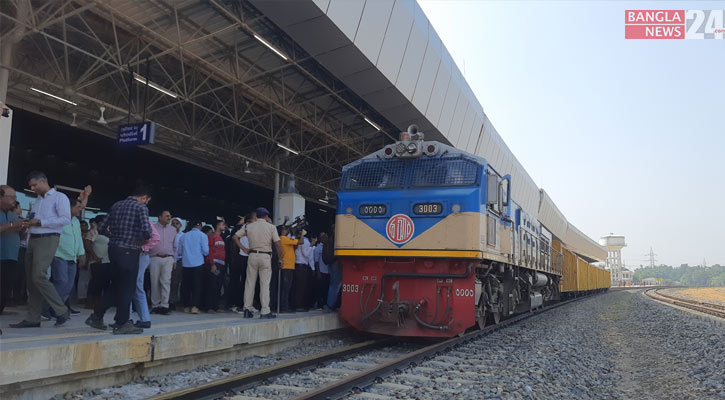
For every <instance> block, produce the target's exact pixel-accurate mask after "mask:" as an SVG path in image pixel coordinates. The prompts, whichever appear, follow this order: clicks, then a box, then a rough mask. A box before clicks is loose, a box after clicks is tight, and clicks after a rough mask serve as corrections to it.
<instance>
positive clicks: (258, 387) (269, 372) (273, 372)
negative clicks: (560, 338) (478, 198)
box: [151, 298, 582, 400]
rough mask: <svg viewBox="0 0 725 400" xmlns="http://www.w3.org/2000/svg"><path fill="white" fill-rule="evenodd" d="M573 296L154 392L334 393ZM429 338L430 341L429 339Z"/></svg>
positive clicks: (233, 395)
mask: <svg viewBox="0 0 725 400" xmlns="http://www.w3.org/2000/svg"><path fill="white" fill-rule="evenodd" d="M580 299H582V298H577V299H571V300H567V301H563V302H560V303H556V304H553V305H550V306H546V307H544V308H542V309H539V310H534V311H531V312H529V313H526V314H520V315H517V316H515V317H512V318H510V319H507V320H503V321H501V322H500V323H499V324H497V325H492V326H488V327H486V328H484V329H482V330H477V331H473V332H470V333H467V334H464V335H462V336H459V337H454V338H451V339H448V340H444V341H439V342H436V343H433V344H427V345H426V344H422V343H413V344H411V343H410V340H407V339H401V338H384V339H379V340H370V341H366V342H363V343H358V344H355V345H352V346H348V347H345V348H342V349H337V350H334V351H331V352H328V353H324V354H320V355H315V356H311V357H308V358H305V359H302V360H297V361H292V362H288V363H284V364H280V365H277V366H274V367H270V368H266V369H263V370H259V371H255V372H252V373H248V374H243V375H238V376H234V377H230V378H225V379H221V380H217V381H213V382H209V383H207V384H204V385H200V386H197V387H193V388H186V389H181V390H178V391H174V392H169V393H163V394H160V395H157V396H154V397H152V398H151V399H153V400H166V399H218V398H229V399H234V400H258V399H265V398H268V399H272V398H274V399H279V398H291V399H297V400H302V399H328V398H339V397H342V396H345V395H347V394H350V393H356V392H360V391H362V390H363V389H364V388H365V387H367V386H370V385H372V384H374V383H380V382H382V379H383V378H384V377H385V376H389V375H391V374H393V373H396V372H399V371H401V370H402V369H404V368H405V367H407V366H410V365H415V364H416V363H418V362H421V361H423V360H426V359H428V358H430V357H432V356H435V355H437V354H439V353H442V352H445V351H448V350H450V349H452V348H454V347H456V346H458V345H461V344H464V343H468V342H471V341H472V340H475V339H476V338H478V337H481V336H484V335H488V334H490V333H492V332H495V331H497V330H500V329H502V328H505V327H507V326H510V325H513V324H516V323H518V322H520V321H522V320H525V319H527V318H530V317H532V316H534V315H538V314H541V313H543V312H546V311H549V310H552V309H554V308H558V307H561V306H563V305H566V304H569V303H571V302H573V301H577V300H580ZM427 343H430V341H428V342H427Z"/></svg>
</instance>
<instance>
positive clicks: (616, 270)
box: [599, 233, 627, 284]
mask: <svg viewBox="0 0 725 400" xmlns="http://www.w3.org/2000/svg"><path fill="white" fill-rule="evenodd" d="M599 244H600V245H602V246H604V247H606V248H607V269H609V270H610V271H611V272H612V284H615V283H616V282H621V281H622V280H623V279H624V277H623V276H622V270H623V269H624V267H623V266H622V249H623V248H625V247H627V243H625V241H624V236H619V235H615V234H613V233H610V234H609V235H608V236H603V237H601V238H600V239H599Z"/></svg>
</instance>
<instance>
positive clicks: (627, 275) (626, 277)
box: [622, 268, 634, 283]
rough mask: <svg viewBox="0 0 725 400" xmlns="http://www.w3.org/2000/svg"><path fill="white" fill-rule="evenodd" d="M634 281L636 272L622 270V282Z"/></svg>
mask: <svg viewBox="0 0 725 400" xmlns="http://www.w3.org/2000/svg"><path fill="white" fill-rule="evenodd" d="M633 279H634V272H632V271H630V270H628V269H627V268H622V280H623V281H624V282H625V283H626V282H632V280H633Z"/></svg>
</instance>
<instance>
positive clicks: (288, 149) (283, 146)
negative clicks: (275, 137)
mask: <svg viewBox="0 0 725 400" xmlns="http://www.w3.org/2000/svg"><path fill="white" fill-rule="evenodd" d="M277 146H279V147H281V148H283V149H285V150H287V151H289V152H290V153H292V154H296V155H299V154H300V153H299V152H298V151H295V150H292V149H290V148H289V147H287V146H285V145H283V144H282V143H277Z"/></svg>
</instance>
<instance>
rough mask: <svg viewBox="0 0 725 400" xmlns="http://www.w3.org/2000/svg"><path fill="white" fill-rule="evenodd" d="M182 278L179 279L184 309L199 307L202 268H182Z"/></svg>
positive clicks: (202, 276)
mask: <svg viewBox="0 0 725 400" xmlns="http://www.w3.org/2000/svg"><path fill="white" fill-rule="evenodd" d="M183 268H184V276H183V277H182V278H181V301H182V302H183V303H184V307H197V308H198V307H200V306H201V291H202V289H203V287H204V285H203V279H204V267H203V266H201V265H200V266H198V267H183Z"/></svg>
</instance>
